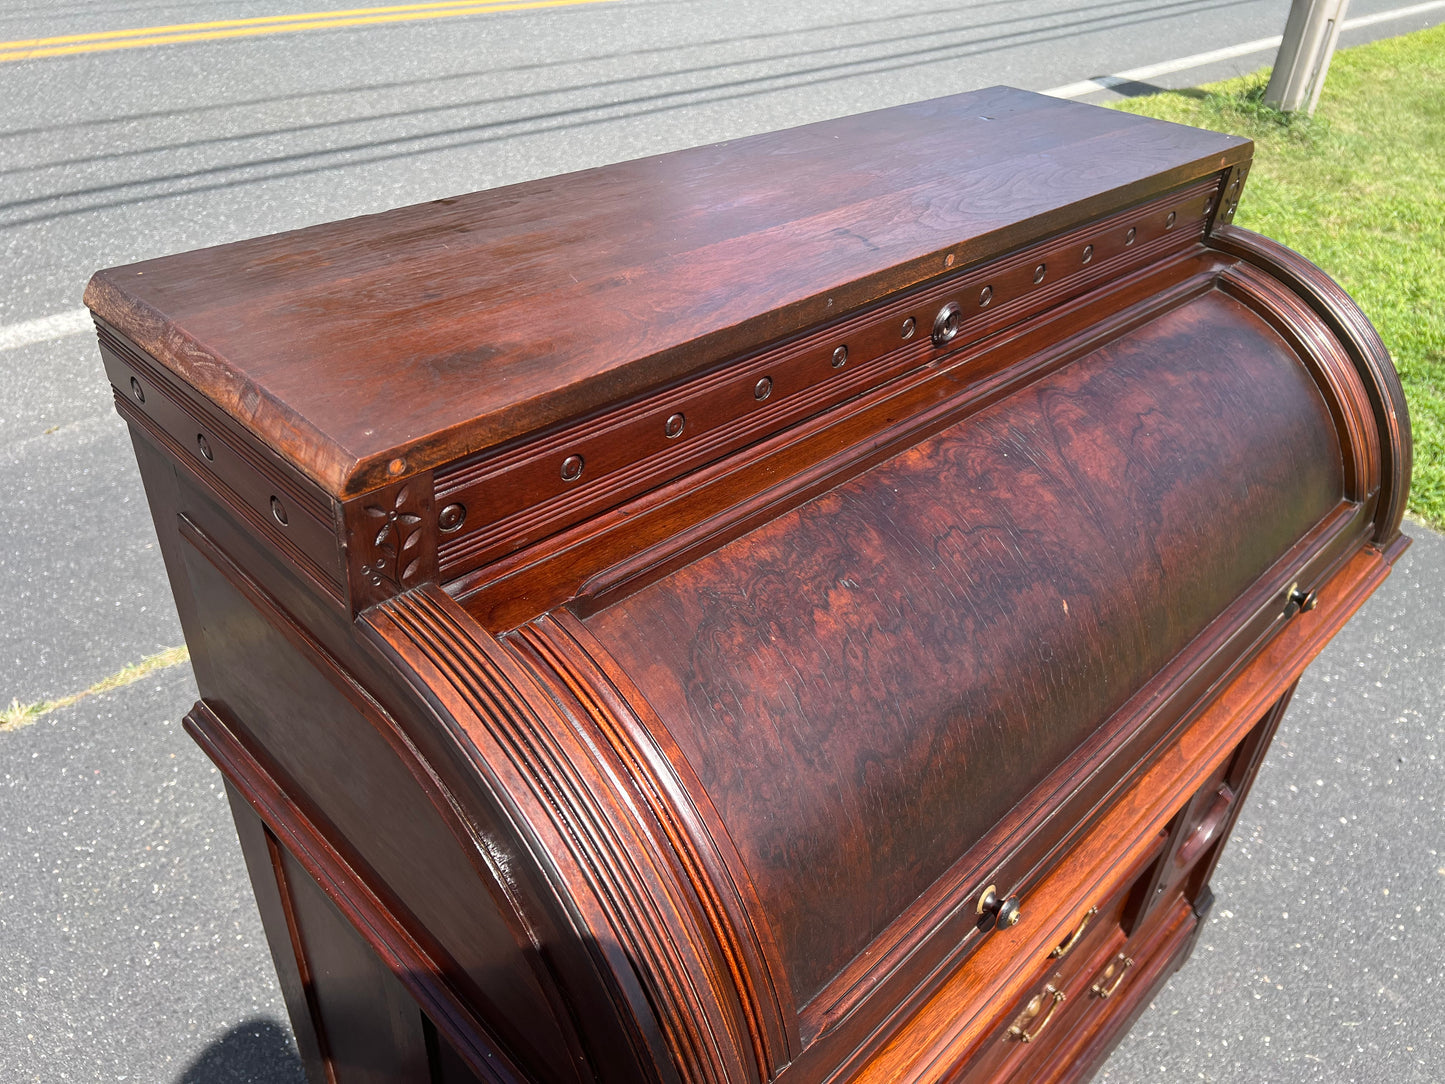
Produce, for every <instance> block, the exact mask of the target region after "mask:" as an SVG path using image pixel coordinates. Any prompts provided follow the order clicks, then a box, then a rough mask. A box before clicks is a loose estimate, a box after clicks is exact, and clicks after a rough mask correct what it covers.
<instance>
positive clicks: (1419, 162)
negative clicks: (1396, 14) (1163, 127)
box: [1118, 26, 1445, 529]
mask: <svg viewBox="0 0 1445 1084" xmlns="http://www.w3.org/2000/svg"><path fill="white" fill-rule="evenodd" d="M1268 80H1269V72H1268V71H1265V72H1262V73H1259V74H1256V75H1249V76H1244V77H1242V78H1239V79H1231V80H1228V81H1226V82H1223V83H1215V84H1212V85H1210V86H1205V87H1200V88H1197V89H1194V90H1187V91H1180V92H1170V93H1163V94H1156V95H1152V96H1150V97H1146V98H1133V99H1130V100H1128V101H1125V102H1121V103H1119V104H1118V107H1119V108H1121V109H1126V110H1128V111H1129V112H1131V113H1140V114H1143V115H1145V116H1150V117H1159V118H1162V119H1164V120H1172V121H1178V122H1180V123H1181V124H1192V125H1195V126H1196V127H1200V128H1213V129H1215V130H1217V131H1223V132H1230V133H1233V134H1235V135H1242V136H1247V137H1249V138H1250V139H1253V140H1254V141H1255V151H1254V166H1253V168H1252V169H1251V171H1250V175H1249V181H1248V183H1247V184H1246V185H1245V191H1244V195H1243V198H1242V199H1241V200H1240V204H1239V211H1238V212H1237V214H1236V215H1235V224H1236V225H1240V226H1245V227H1247V228H1248V229H1252V230H1258V231H1259V232H1260V233H1263V234H1266V235H1268V236H1269V237H1272V238H1274V239H1275V240H1277V241H1279V242H1281V243H1283V244H1286V245H1288V246H1289V247H1290V248H1292V249H1294V250H1295V251H1297V252H1299V253H1301V254H1303V255H1305V256H1307V257H1308V258H1309V259H1311V260H1313V261H1314V262H1315V263H1317V264H1319V265H1320V266H1321V267H1323V268H1324V269H1325V270H1326V271H1328V272H1329V273H1330V274H1331V275H1332V276H1334V278H1335V279H1336V280H1338V281H1339V283H1340V284H1341V285H1342V286H1344V287H1345V289H1346V290H1348V291H1349V292H1350V295H1351V296H1352V297H1354V299H1355V300H1356V301H1357V302H1358V303H1359V305H1360V307H1361V308H1362V309H1364V310H1365V313H1366V315H1367V316H1369V318H1370V319H1371V321H1373V322H1374V324H1375V326H1376V327H1377V328H1378V329H1379V331H1380V335H1381V337H1382V338H1383V339H1384V340H1385V345H1386V346H1388V347H1389V349H1390V354H1391V356H1392V357H1393V358H1394V359H1395V366H1396V368H1397V369H1398V370H1399V371H1400V379H1401V382H1402V383H1403V384H1404V386H1405V397H1406V399H1407V400H1408V401H1409V404H1410V420H1411V424H1412V426H1413V428H1414V435H1415V472H1414V478H1413V482H1412V486H1411V492H1410V510H1411V511H1412V512H1413V513H1415V514H1416V515H1418V516H1419V517H1420V518H1422V519H1424V520H1425V521H1426V522H1427V523H1430V524H1431V525H1433V526H1434V527H1436V528H1441V529H1445V26H1438V27H1435V28H1433V29H1430V30H1423V31H1420V32H1419V33H1415V34H1407V35H1405V36H1403V37H1399V38H1391V39H1388V40H1385V41H1378V42H1374V43H1371V44H1369V45H1361V46H1358V47H1356V48H1353V49H1344V50H1341V51H1339V52H1338V53H1336V54H1335V58H1334V61H1333V63H1332V64H1331V66H1330V71H1329V78H1328V79H1327V81H1326V83H1325V90H1324V94H1323V95H1322V96H1321V97H1320V104H1319V108H1318V109H1317V110H1316V112H1315V116H1314V117H1312V118H1311V117H1305V116H1301V115H1294V116H1290V115H1286V114H1282V113H1279V112H1277V111H1275V110H1272V109H1270V108H1268V107H1267V106H1265V105H1264V103H1263V98H1264V87H1265V83H1266V82H1268Z"/></svg>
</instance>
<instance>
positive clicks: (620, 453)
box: [86, 88, 1410, 1084]
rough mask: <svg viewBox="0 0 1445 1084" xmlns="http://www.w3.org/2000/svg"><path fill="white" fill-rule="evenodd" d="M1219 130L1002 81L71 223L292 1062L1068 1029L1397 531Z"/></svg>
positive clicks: (323, 1065) (1083, 1063)
mask: <svg viewBox="0 0 1445 1084" xmlns="http://www.w3.org/2000/svg"><path fill="white" fill-rule="evenodd" d="M1249 153H1250V146H1249V144H1248V143H1247V142H1245V141H1241V140H1237V139H1232V138H1229V137H1224V136H1217V135H1214V134H1211V133H1203V132H1197V131H1193V130H1191V129H1184V128H1179V127H1177V126H1173V125H1166V124H1161V123H1158V122H1154V121H1148V120H1143V119H1140V118H1135V117H1129V116H1126V115H1123V114H1118V113H1113V112H1108V111H1101V110H1095V109H1092V108H1089V107H1085V106H1079V105H1075V104H1071V103H1066V102H1059V101H1054V100H1052V99H1047V98H1041V97H1039V96H1036V95H1030V94H1025V93H1022V92H1018V91H1012V90H1007V89H1005V88H995V89H992V90H988V91H981V92H978V93H975V94H971V95H960V96H956V97H954V98H948V99H940V100H938V101H936V102H928V103H921V104H919V105H916V106H908V107H903V108H900V109H894V110H886V111H882V112H880V113H875V114H864V115H861V116H859V117H851V118H845V119H844V120H840V121H834V122H828V123H826V124H822V125H812V126H809V127H806V128H802V129H795V130H792V131H789V132H782V133H774V134H771V135H767V136H759V137H755V138H753V139H748V140H741V141H738V142H737V143H734V144H723V145H719V146H715V147H708V148H700V149H698V150H695V151H688V152H682V153H680V154H676V155H669V156H664V157H662V158H657V159H648V160H643V161H639V162H633V163H626V164H623V165H620V166H613V167H607V168H605V169H601V170H592V171H588V172H585V173H581V174H575V175H572V176H569V177H563V178H554V179H551V180H547V181H542V182H534V183H532V184H528V185H521V186H516V187H513V188H509V189H502V190H498V191H495V192H490V193H479V194H476V195H473V196H465V197H460V198H458V199H456V200H444V201H440V202H439V203H436V204H430V205H426V206H421V207H414V208H406V209H403V210H400V211H395V212H391V213H389V214H386V215H378V216H372V217H370V218H366V219H358V220H354V221H351V222H344V223H336V224H333V225H329V226H320V227H315V228H313V229H309V230H302V231H297V232H295V233H292V234H285V235H280V236H277V237H272V238H262V239H258V240H255V241H248V242H243V243H240V244H236V245H229V246H223V247H222V248H218V249H212V250H207V251H204V252H198V253H189V254H185V255H182V256H176V257H169V258H167V259H163V260H157V261H150V262H148V263H145V264H138V265H134V266H132V267H128V268H117V269H112V270H110V271H104V272H100V273H98V274H97V275H96V277H95V278H94V280H93V281H92V283H91V287H90V289H89V290H88V292H87V295H86V296H87V302H88V303H89V304H90V305H91V307H92V308H93V309H94V311H95V313H96V315H97V318H98V324H99V326H100V330H101V351H102V356H103V359H104V361H105V364H106V368H107V372H108V373H109V375H110V379H111V381H112V383H113V385H114V387H115V390H116V402H117V406H118V409H119V410H120V411H121V413H122V414H123V415H124V416H125V418H126V419H127V421H128V422H129V423H130V425H131V428H132V432H133V435H134V439H135V445H136V451H137V457H138V460H139V462H140V465H141V470H142V475H143V477H144V479H145V482H146V489H147V494H148V497H149V499H150V502H151V507H152V512H153V514H154V517H155V520H156V524H157V529H158V533H159V535H160V539H161V545H162V550H163V552H164V554H165V558H166V562H167V568H168V571H169V574H170V577H171V581H172V585H173V587H174V590H175V594H176V599H177V605H178V607H179V610H180V614H181V620H182V624H183V626H184V628H185V631H186V637H187V642H188V643H189V645H190V647H191V651H192V656H193V659H194V661H195V668H196V676H197V681H198V683H199V685H200V688H201V692H202V696H203V700H202V702H201V703H200V704H198V705H197V706H196V708H195V709H194V710H193V711H192V712H191V714H190V715H189V716H188V718H187V726H188V728H189V729H190V731H191V733H192V734H193V735H194V736H195V737H196V739H197V740H198V741H199V742H200V743H201V744H202V746H203V747H204V748H205V749H206V751H207V752H208V754H209V755H210V756H211V757H212V758H213V759H214V760H215V761H216V763H217V764H218V765H219V766H220V768H221V770H222V771H223V773H224V774H225V776H226V779H227V782H228V784H229V786H230V788H231V794H232V801H233V804H234V808H235V810H236V818H237V824H238V829H239V831H240V834H241V839H242V843H243V849H244V851H245V853H246V857H247V862H248V866H249V868H250V871H251V875H252V878H253V880H254V882H255V884H256V890H257V899H258V903H259V905H260V908H261V912H262V918H263V921H264V923H265V925H266V928H267V933H268V937H269V939H270V941H271V945H272V951H273V954H274V956H275V958H276V961H277V967H278V973H279V974H280V976H281V979H282V986H283V991H284V993H285V995H286V998H287V1004H288V1008H289V1009H290V1011H291V1014H292V1016H293V1020H294V1022H295V1025H296V1030H297V1037H298V1045H299V1047H300V1049H301V1052H302V1056H303V1061H304V1062H305V1064H306V1066H307V1071H308V1073H309V1075H310V1076H311V1077H312V1079H313V1081H315V1082H316V1084H321V1082H322V1081H325V1082H327V1084H351V1082H360V1081H367V1082H370V1081H381V1080H396V1081H403V1080H406V1081H409V1080H420V1081H433V1082H434V1081H438V1080H440V1081H449V1082H450V1081H455V1082H457V1084H467V1082H469V1081H496V1082H500V1081H522V1080H536V1081H548V1082H551V1081H557V1082H562V1081H581V1080H602V1081H618V1082H629V1084H630V1082H633V1081H656V1082H659V1084H661V1082H668V1084H673V1082H676V1084H683V1082H688V1084H692V1082H716V1084H722V1082H739V1084H742V1082H747V1084H764V1082H770V1081H779V1082H785V1081H796V1082H798V1084H813V1082H822V1081H832V1082H842V1081H845V1080H846V1081H857V1082H863V1081H885V1080H886V1081H890V1082H891V1081H899V1080H906V1081H930V1080H944V1079H947V1080H959V1081H969V1082H972V1081H982V1080H1002V1079H1009V1080H1040V1081H1042V1080H1075V1079H1083V1078H1084V1077H1085V1076H1087V1075H1088V1073H1089V1072H1091V1071H1092V1068H1093V1067H1094V1066H1096V1065H1097V1064H1098V1063H1099V1062H1100V1061H1101V1060H1102V1058H1103V1057H1104V1056H1105V1055H1106V1054H1107V1051H1108V1049H1109V1048H1110V1046H1111V1045H1112V1043H1113V1042H1115V1041H1117V1039H1118V1037H1119V1036H1120V1035H1121V1034H1122V1033H1123V1031H1124V1030H1125V1029H1126V1028H1127V1026H1128V1024H1129V1023H1130V1021H1131V1020H1132V1019H1133V1017H1134V1015H1136V1014H1137V1012H1138V1011H1140V1009H1142V1007H1143V1005H1145V1004H1147V1001H1148V999H1149V997H1151V996H1152V994H1153V991H1154V990H1156V989H1157V988H1158V986H1159V985H1160V984H1161V983H1162V982H1163V981H1164V978H1165V977H1166V976H1167V974H1168V973H1169V972H1170V971H1171V970H1172V969H1173V968H1174V967H1176V966H1178V964H1179V963H1180V962H1182V960H1183V959H1184V958H1185V956H1187V954H1188V951H1189V947H1190V945H1191V944H1192V937H1193V932H1194V931H1195V930H1196V929H1197V927H1198V921H1199V919H1198V916H1199V914H1201V913H1202V911H1203V910H1204V909H1205V908H1206V907H1207V904H1208V900H1209V888H1208V878H1209V874H1210V871H1211V870H1212V868H1213V864H1214V862H1215V861H1216V860H1217V858H1218V855H1219V851H1220V848H1221V847H1222V846H1223V841H1224V840H1225V839H1226V838H1227V836H1228V832H1229V829H1230V827H1231V826H1232V824H1233V821H1234V818H1235V817H1237V816H1238V812H1239V809H1240V806H1241V804H1242V802H1243V799H1244V795H1245V794H1246V793H1247V790H1248V787H1249V784H1250V782H1251V780H1252V779H1253V776H1254V773H1255V772H1256V770H1257V768H1258V765H1259V762H1260V758H1261V757H1262V756H1263V752H1264V750H1265V748H1266V747H1267V745H1268V740H1269V737H1270V735H1271V734H1272V732H1273V728H1274V726H1276V725H1277V723H1278V719H1279V716H1280V714H1281V713H1282V711H1283V710H1284V704H1285V703H1286V702H1287V699H1288V692H1289V690H1290V689H1291V688H1292V686H1293V682H1294V681H1295V680H1296V679H1297V678H1298V676H1299V674H1300V672H1301V671H1302V669H1303V668H1304V666H1305V665H1306V664H1307V662H1308V661H1309V659H1310V658H1312V657H1313V655H1314V654H1315V653H1317V652H1318V651H1319V650H1320V649H1321V648H1322V646H1323V645H1324V644H1325V643H1326V642H1327V641H1328V639H1329V637H1330V636H1331V635H1332V634H1333V632H1334V631H1335V630H1337V629H1338V628H1339V626H1340V625H1341V624H1342V623H1343V621H1344V620H1346V619H1347V618H1348V616H1349V615H1350V614H1351V613H1353V612H1354V610H1355V609H1356V608H1357V607H1358V606H1359V605H1360V603H1361V602H1362V601H1363V600H1364V598H1365V597H1366V596H1367V595H1368V593H1369V591H1370V590H1372V589H1373V588H1374V586H1376V585H1377V584H1378V583H1379V581H1380V579H1381V578H1382V577H1383V576H1384V575H1385V574H1386V573H1387V572H1388V570H1389V567H1390V565H1391V564H1392V563H1393V561H1394V560H1395V559H1396V558H1397V557H1398V555H1399V553H1400V552H1401V550H1402V549H1403V547H1404V545H1405V544H1406V540H1405V539H1404V538H1403V536H1401V535H1400V534H1399V523H1400V516H1401V513H1402V510H1403V507H1404V503H1403V502H1404V499H1405V493H1406V489H1407V487H1408V477H1409V456H1410V448H1409V426H1408V418H1407V416H1406V413H1405V410H1404V403H1403V399H1402V397H1401V394H1400V389H1399V384H1398V381H1397V380H1396V379H1395V376H1394V372H1393V369H1392V368H1391V366H1390V362H1389V359H1388V357H1387V356H1386V354H1385V352H1384V349H1383V347H1382V346H1381V344H1380V342H1379V339H1378V337H1377V336H1376V335H1375V334H1374V332H1373V330H1372V329H1370V327H1369V324H1368V322H1367V321H1366V320H1365V319H1364V317H1363V316H1362V315H1361V314H1360V313H1359V311H1358V309H1356V308H1355V307H1354V305H1353V304H1352V303H1351V302H1350V301H1349V299H1348V298H1347V297H1346V296H1345V295H1344V294H1343V293H1342V292H1341V291H1339V289H1338V288H1337V287H1336V286H1334V284H1333V283H1331V282H1329V280H1328V279H1327V278H1325V277H1324V276H1323V275H1322V274H1320V273H1319V272H1318V271H1317V270H1316V269H1314V268H1313V267H1311V266H1310V265H1309V264H1307V263H1306V262H1304V261H1303V260H1301V259H1300V258H1299V257H1297V256H1295V255H1293V254H1292V253H1289V252H1287V251H1286V250H1283V249H1280V248H1279V247H1278V246H1276V245H1273V244H1272V243H1271V242H1268V241H1266V240H1265V239H1263V238H1258V237H1256V236H1255V235H1252V234H1248V233H1246V232H1244V231H1240V230H1237V229H1235V228H1233V227H1232V226H1230V225H1229V224H1228V223H1229V220H1230V219H1231V217H1232V215H1233V211H1234V207H1235V205H1236V203H1237V201H1238V198H1239V195H1240V191H1241V186H1242V183H1243V179H1244V176H1245V173H1246V172H1247V169H1248V164H1249ZM990 888H992V889H993V890H994V894H993V896H992V897H990V896H989V895H988V890H989V889H990ZM989 899H992V900H993V901H994V902H995V903H1001V902H1002V901H1004V900H1009V901H1010V903H1009V905H1008V907H1006V908H1005V912H1007V911H1008V910H1009V909H1010V908H1011V907H1012V905H1013V902H1012V901H1018V902H1019V903H1020V904H1021V908H1022V910H1021V913H1022V916H1023V917H1022V919H1021V920H1020V921H1019V923H1018V924H1017V925H1014V926H1008V925H999V924H998V923H996V922H995V920H994V919H993V918H992V917H991V915H990V914H989V913H988V912H987V911H986V910H981V908H982V907H983V904H984V903H985V902H986V901H987V900H989ZM1086 916H1091V917H1089V918H1088V920H1087V921H1086ZM1075 931H1079V932H1078V936H1077V937H1073V936H1072V935H1073V934H1074V932H1075ZM1060 948H1063V949H1064V951H1062V952H1058V953H1055V950H1057V949H1060ZM1126 960H1127V961H1129V962H1128V963H1125V962H1124V961H1126ZM1105 991H1107V993H1105ZM1061 994H1062V995H1063V996H1059V995H1061ZM1025 1036H1027V1041H1025V1038H1024V1037H1025Z"/></svg>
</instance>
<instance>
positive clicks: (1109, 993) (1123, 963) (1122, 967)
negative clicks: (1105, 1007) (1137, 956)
mask: <svg viewBox="0 0 1445 1084" xmlns="http://www.w3.org/2000/svg"><path fill="white" fill-rule="evenodd" d="M1133 966H1134V958H1133V957H1132V956H1125V955H1124V954H1123V953H1122V952H1121V953H1119V955H1118V956H1116V957H1115V958H1114V959H1113V960H1111V961H1110V962H1109V966H1108V967H1106V968H1104V973H1103V974H1102V975H1100V976H1099V981H1098V982H1096V983H1094V985H1093V986H1092V987H1090V990H1091V991H1092V992H1093V993H1096V994H1098V995H1099V997H1101V998H1109V997H1113V996H1114V991H1115V990H1117V989H1119V984H1120V983H1121V982H1123V981H1124V976H1125V975H1126V974H1127V973H1128V971H1129V968H1131V967H1133ZM1116 967H1117V968H1118V971H1117V972H1116V971H1115V970H1114V969H1115V968H1116ZM1111 975H1112V976H1113V978H1114V981H1113V982H1109V977H1110V976H1111ZM1106 982H1108V983H1109V985H1108V986H1107V987H1105V985H1104V984H1105V983H1106Z"/></svg>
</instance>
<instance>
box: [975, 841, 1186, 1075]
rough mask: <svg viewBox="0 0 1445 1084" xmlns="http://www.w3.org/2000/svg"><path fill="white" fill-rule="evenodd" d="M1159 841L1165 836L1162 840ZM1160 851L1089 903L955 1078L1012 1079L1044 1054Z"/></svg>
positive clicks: (1114, 942) (1122, 938) (1073, 1014)
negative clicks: (1035, 978) (1039, 972)
mask: <svg viewBox="0 0 1445 1084" xmlns="http://www.w3.org/2000/svg"><path fill="white" fill-rule="evenodd" d="M1160 842H1161V845H1162V843H1163V840H1161V841H1160ZM1158 856H1159V852H1158V851H1156V852H1155V856H1154V857H1153V858H1151V859H1150V860H1148V861H1147V862H1146V863H1145V864H1144V865H1145V868H1144V872H1143V873H1142V874H1137V875H1136V876H1128V877H1126V878H1125V879H1124V881H1123V884H1122V885H1121V886H1120V887H1118V888H1117V889H1116V890H1115V892H1114V893H1113V895H1111V896H1109V897H1108V898H1107V899H1106V900H1105V901H1104V902H1103V903H1101V904H1099V906H1097V907H1094V908H1092V909H1091V910H1090V911H1089V912H1088V914H1087V915H1085V917H1084V918H1083V919H1082V920H1080V922H1079V924H1078V925H1077V926H1076V927H1075V929H1074V931H1073V933H1071V934H1070V935H1069V936H1068V937H1066V938H1064V940H1063V941H1061V942H1060V943H1059V944H1058V945H1057V946H1056V947H1055V948H1054V950H1053V952H1052V953H1051V954H1050V955H1049V957H1048V958H1047V960H1045V962H1044V968H1043V977H1042V978H1040V979H1039V980H1038V982H1037V983H1035V985H1034V986H1033V987H1032V988H1031V989H1030V990H1029V991H1028V993H1026V994H1025V995H1024V996H1023V997H1021V998H1020V999H1019V1001H1018V1002H1017V1003H1015V1005H1014V1006H1013V1008H1012V1009H1011V1010H1010V1012H1009V1013H1008V1014H1007V1015H1006V1016H1005V1017H1003V1018H1002V1019H1001V1022H1000V1023H999V1025H998V1026H997V1028H996V1031H995V1033H994V1035H993V1037H992V1038H991V1039H989V1040H988V1041H987V1042H986V1043H985V1044H984V1046H983V1048H982V1049H981V1050H980V1051H979V1052H978V1053H977V1054H976V1055H975V1056H974V1057H973V1058H972V1059H971V1060H970V1061H969V1062H968V1064H967V1066H966V1067H965V1068H964V1069H962V1070H961V1071H960V1073H959V1075H958V1076H956V1077H955V1078H954V1079H955V1080H957V1081H958V1082H959V1084H964V1082H973V1081H983V1080H1012V1079H1013V1076H1014V1074H1015V1073H1017V1072H1019V1071H1021V1067H1022V1066H1024V1065H1025V1064H1031V1063H1033V1062H1036V1061H1040V1060H1046V1059H1047V1058H1049V1057H1050V1051H1051V1050H1052V1049H1053V1048H1054V1047H1055V1046H1056V1045H1057V1044H1058V1042H1059V1041H1060V1039H1061V1038H1062V1037H1063V1036H1064V1035H1065V1033H1067V1032H1068V1031H1069V1030H1070V1029H1071V1028H1072V1027H1073V1025H1074V1023H1075V1022H1076V1021H1077V1018H1078V1017H1079V1016H1080V1015H1081V1008H1080V1004H1081V1003H1082V1002H1085V1001H1086V1000H1088V998H1087V997H1086V995H1087V994H1088V991H1089V987H1090V984H1091V982H1092V981H1094V978H1095V976H1097V975H1098V974H1099V973H1100V972H1101V971H1102V970H1103V969H1104V968H1105V967H1106V966H1107V965H1108V963H1109V961H1110V960H1111V959H1113V958H1114V957H1115V956H1116V955H1117V954H1118V953H1120V952H1121V951H1123V949H1124V946H1125V944H1126V942H1127V941H1128V936H1127V935H1126V934H1125V932H1124V929H1123V922H1124V918H1125V915H1126V913H1127V912H1128V910H1129V906H1130V903H1131V901H1132V899H1133V898H1134V897H1135V895H1136V894H1137V886H1138V883H1139V881H1140V880H1141V879H1142V878H1147V877H1151V876H1152V875H1153V871H1154V868H1155V866H1156V865H1157V863H1158ZM1135 872H1136V873H1137V870H1136V871H1135Z"/></svg>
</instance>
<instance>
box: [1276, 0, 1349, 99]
mask: <svg viewBox="0 0 1445 1084" xmlns="http://www.w3.org/2000/svg"><path fill="white" fill-rule="evenodd" d="M1349 2H1350V0H1294V3H1293V4H1292V5H1291V6H1290V9H1289V19H1288V21H1287V22H1286V23H1285V26H1284V40H1283V41H1282V42H1280V46H1279V56H1278V57H1276V58H1275V63H1274V74H1273V75H1271V76H1270V77H1269V86H1268V87H1267V88H1266V89H1265V92H1264V104H1265V105H1271V106H1274V108H1276V109H1280V110H1283V111H1284V112H1286V113H1294V112H1297V111H1299V110H1301V109H1303V110H1304V111H1305V112H1306V113H1313V112H1314V111H1315V106H1316V105H1317V104H1319V100H1320V91H1321V90H1322V89H1324V85H1325V72H1327V71H1329V69H1330V57H1331V56H1333V55H1334V52H1335V42H1336V41H1338V40H1339V37H1340V23H1342V22H1344V19H1345V8H1346V7H1347V6H1348V5H1349Z"/></svg>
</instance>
